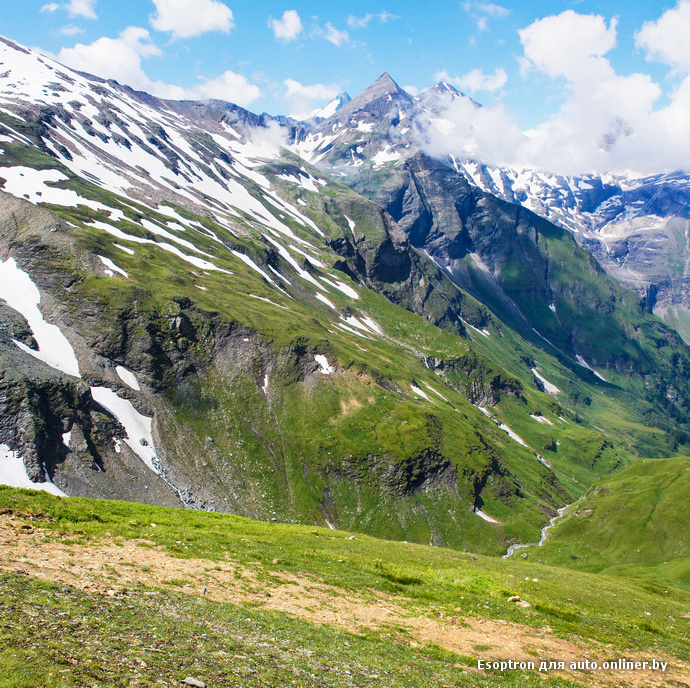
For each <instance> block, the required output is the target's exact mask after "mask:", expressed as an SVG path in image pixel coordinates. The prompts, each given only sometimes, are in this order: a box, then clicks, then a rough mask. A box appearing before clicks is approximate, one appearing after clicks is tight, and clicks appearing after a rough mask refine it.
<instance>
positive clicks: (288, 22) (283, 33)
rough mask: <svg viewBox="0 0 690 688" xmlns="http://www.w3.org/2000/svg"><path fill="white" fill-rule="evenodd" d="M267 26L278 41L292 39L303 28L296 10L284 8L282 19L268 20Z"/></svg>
mask: <svg viewBox="0 0 690 688" xmlns="http://www.w3.org/2000/svg"><path fill="white" fill-rule="evenodd" d="M268 26H269V28H270V29H272V31H273V35H274V36H275V37H276V38H277V39H278V40H279V41H285V42H286V43H287V42H289V41H294V40H295V39H296V38H297V37H298V36H299V35H300V34H301V33H302V30H303V27H302V20H301V19H300V16H299V14H297V11H296V10H286V11H285V12H283V18H282V19H273V17H271V18H270V19H269V20H268Z"/></svg>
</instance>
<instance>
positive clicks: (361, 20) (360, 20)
mask: <svg viewBox="0 0 690 688" xmlns="http://www.w3.org/2000/svg"><path fill="white" fill-rule="evenodd" d="M372 19H378V22H379V24H386V23H387V22H389V21H393V20H394V19H400V17H398V16H397V15H395V14H391V13H390V12H385V11H384V12H379V13H378V14H369V13H367V14H365V15H364V16H363V17H355V16H354V15H352V14H351V15H350V16H349V17H348V18H347V25H348V26H349V27H350V28H351V29H365V28H366V27H367V26H369V22H370V21H371V20H372Z"/></svg>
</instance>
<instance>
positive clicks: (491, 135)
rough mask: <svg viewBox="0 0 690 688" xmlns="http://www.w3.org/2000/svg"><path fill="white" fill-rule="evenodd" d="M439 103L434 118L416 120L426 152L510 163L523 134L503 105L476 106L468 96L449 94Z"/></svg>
mask: <svg viewBox="0 0 690 688" xmlns="http://www.w3.org/2000/svg"><path fill="white" fill-rule="evenodd" d="M444 101H445V102H444ZM441 104H442V105H441V107H440V108H438V109H437V116H436V117H433V118H431V119H430V120H429V121H428V122H425V123H418V124H419V125H420V128H421V131H422V136H423V140H424V144H423V148H424V150H425V151H426V152H427V153H429V154H430V155H432V156H443V155H448V154H450V155H455V156H456V157H458V158H477V159H480V160H483V161H486V162H490V163H494V164H510V163H513V162H514V161H515V160H516V159H517V158H518V157H519V153H520V147H521V146H522V145H523V142H524V138H525V137H524V135H523V134H522V132H521V131H520V129H519V127H518V126H517V125H516V124H515V123H514V122H513V121H512V119H511V118H510V116H509V115H508V113H507V112H506V111H505V109H504V108H503V106H501V105H499V106H497V107H494V108H487V107H480V106H479V105H477V104H476V103H475V102H473V101H472V100H471V99H470V98H453V97H452V96H451V94H447V96H444V97H442V100H441Z"/></svg>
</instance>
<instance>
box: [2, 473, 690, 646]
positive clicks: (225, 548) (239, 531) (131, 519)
mask: <svg viewBox="0 0 690 688" xmlns="http://www.w3.org/2000/svg"><path fill="white" fill-rule="evenodd" d="M0 511H3V512H5V513H11V514H17V515H20V516H25V517H27V518H31V520H30V523H31V525H32V526H33V527H35V528H39V529H40V530H41V532H42V533H44V534H45V535H46V536H47V537H54V538H56V539H57V541H60V540H62V539H64V538H68V539H71V538H75V537H77V536H78V537H80V538H84V539H85V540H90V539H94V538H95V539H98V538H107V539H109V540H110V539H115V540H117V539H119V538H121V539H124V540H131V539H143V540H144V541H145V542H144V544H146V543H147V542H150V543H153V544H154V545H155V546H158V547H161V548H163V550H164V551H166V552H169V553H170V554H171V555H173V556H175V557H180V558H182V559H186V558H190V557H193V558H201V559H206V560H209V561H212V562H218V563H220V564H222V563H223V562H231V563H233V565H235V564H236V565H239V566H242V567H247V568H248V569H249V570H252V569H253V570H255V571H259V572H264V573H266V574H270V573H272V572H274V573H278V572H300V573H301V574H306V575H309V576H314V577H315V579H316V580H319V581H321V582H322V583H323V584H325V585H329V586H333V587H334V588H337V589H339V590H342V591H343V592H344V593H351V594H355V593H358V592H361V591H367V592H371V593H376V592H379V593H385V594H391V595H402V596H404V598H405V601H404V604H405V605H408V606H409V608H410V609H412V610H416V611H419V610H420V609H422V608H423V609H427V610H429V609H436V608H438V609H440V610H445V611H449V610H451V609H454V608H456V607H457V606H458V605H460V606H461V607H462V608H463V610H464V611H465V612H466V613H468V614H471V615H475V616H478V617H490V618H502V619H505V620H509V621H514V622H519V623H527V624H529V625H532V626H534V627H536V628H539V627H543V626H545V625H549V626H550V627H552V628H554V629H556V630H557V631H558V632H562V633H564V634H567V633H571V632H575V633H577V634H579V635H582V636H583V637H589V638H592V639H596V640H598V641H600V642H615V640H614V639H615V637H616V636H617V637H619V638H620V639H622V640H621V642H622V643H623V644H622V645H620V647H621V648H622V647H634V646H637V647H643V646H645V645H646V644H649V643H650V642H651V643H653V644H656V642H657V641H658V640H659V638H658V637H656V635H657V634H655V633H652V634H650V635H647V636H645V634H644V633H638V632H637V630H636V629H637V628H638V626H639V624H640V622H641V621H649V622H651V623H654V624H658V625H659V626H662V625H663V623H664V618H665V614H666V613H667V610H668V608H669V605H679V609H683V608H687V605H688V604H690V594H689V593H688V592H684V591H682V590H680V589H677V588H670V593H669V594H668V596H664V597H663V598H662V599H660V598H659V596H658V595H657V594H656V593H650V592H649V591H648V589H647V588H646V587H645V584H644V583H643V582H641V583H637V582H635V581H620V580H616V579H614V578H605V577H598V576H593V575H591V574H588V573H583V572H579V571H568V570H561V569H555V568H552V567H549V566H544V565H542V564H539V563H536V562H534V561H525V560H522V559H521V558H519V557H515V558H511V559H507V560H506V559H500V558H492V557H483V556H481V555H470V554H469V553H465V552H457V551H453V550H448V549H443V548H435V547H429V546H423V545H416V544H412V543H404V542H390V541H386V540H379V539H376V538H372V537H368V536H365V535H355V536H354V537H353V536H352V535H351V534H350V533H348V532H347V531H339V530H336V531H333V530H328V529H322V528H313V527H309V526H300V525H287V524H279V523H263V522H257V521H251V520H248V519H244V518H241V517H238V516H231V515H226V514H213V513H208V512H195V511H181V510H176V509H166V508H163V507H151V506H144V505H139V504H132V503H127V502H108V501H101V500H89V499H84V498H68V499H60V498H55V497H52V496H51V495H47V494H44V493H33V492H30V491H23V490H14V489H11V488H3V487H0ZM152 524H155V526H154V525H152ZM77 546H78V545H77ZM534 578H537V579H538V580H539V583H538V584H535V583H533V580H532V579H534ZM611 586H615V587H617V588H618V589H619V592H620V593H624V594H625V599H619V598H612V597H611V596H610V595H609V594H608V593H607V591H606V588H611ZM512 595H521V596H522V597H523V599H528V600H530V601H532V603H533V604H534V606H535V607H538V606H539V605H541V607H540V608H539V612H540V613H538V614H535V613H534V612H532V611H530V610H523V609H521V608H519V607H516V606H515V605H514V604H512V603H508V602H507V598H508V597H510V596H512ZM460 600H463V601H462V602H461V601H460ZM566 600H567V601H566ZM484 604H488V605H490V607H491V611H490V613H487V612H485V611H484V607H483V605H484ZM642 609H644V610H646V611H649V612H650V613H651V617H650V618H645V615H643V614H641V611H640V610H642ZM580 611H582V612H583V614H582V615H580V614H579V612H580ZM686 626H687V624H686ZM686 631H687V628H686ZM661 637H662V638H664V642H665V643H667V644H666V645H665V647H667V648H668V649H669V651H670V650H672V649H674V648H675V651H679V650H681V648H682V645H677V644H676V640H678V639H679V638H682V637H684V636H683V635H682V634H681V635H680V636H679V637H678V638H675V634H674V633H671V632H669V633H666V632H664V633H662V634H661ZM674 638H675V640H674ZM684 652H687V647H686V648H685V650H684ZM681 655H682V656H685V655H683V653H681Z"/></svg>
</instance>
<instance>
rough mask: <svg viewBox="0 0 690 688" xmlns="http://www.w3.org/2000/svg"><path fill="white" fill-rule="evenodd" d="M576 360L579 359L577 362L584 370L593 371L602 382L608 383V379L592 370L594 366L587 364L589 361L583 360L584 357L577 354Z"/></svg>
mask: <svg viewBox="0 0 690 688" xmlns="http://www.w3.org/2000/svg"><path fill="white" fill-rule="evenodd" d="M575 358H576V359H577V362H578V363H579V364H580V365H581V366H582V367H583V368H587V370H591V371H592V372H593V373H594V374H595V375H596V376H597V377H598V378H599V379H600V380H603V381H604V382H607V380H606V378H605V377H604V376H603V375H601V374H600V373H598V372H597V371H596V370H594V368H592V366H590V365H589V363H587V361H585V359H584V358H582V356H580V354H576V355H575Z"/></svg>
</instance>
